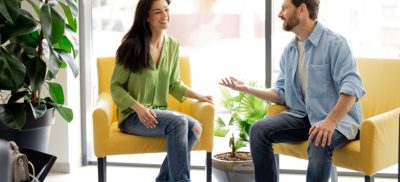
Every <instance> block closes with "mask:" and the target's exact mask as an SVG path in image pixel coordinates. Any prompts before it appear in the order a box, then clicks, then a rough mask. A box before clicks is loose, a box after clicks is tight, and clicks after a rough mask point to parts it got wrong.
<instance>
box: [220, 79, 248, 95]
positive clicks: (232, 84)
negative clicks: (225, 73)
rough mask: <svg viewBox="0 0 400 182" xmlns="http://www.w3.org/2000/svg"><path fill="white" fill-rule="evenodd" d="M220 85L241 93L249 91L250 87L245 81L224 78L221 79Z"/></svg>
mask: <svg viewBox="0 0 400 182" xmlns="http://www.w3.org/2000/svg"><path fill="white" fill-rule="evenodd" d="M219 84H220V85H222V86H225V87H228V88H231V89H233V90H236V91H239V92H246V90H248V87H247V86H246V85H245V84H244V82H243V81H241V80H238V79H236V78H234V77H229V78H223V79H221V82H219Z"/></svg>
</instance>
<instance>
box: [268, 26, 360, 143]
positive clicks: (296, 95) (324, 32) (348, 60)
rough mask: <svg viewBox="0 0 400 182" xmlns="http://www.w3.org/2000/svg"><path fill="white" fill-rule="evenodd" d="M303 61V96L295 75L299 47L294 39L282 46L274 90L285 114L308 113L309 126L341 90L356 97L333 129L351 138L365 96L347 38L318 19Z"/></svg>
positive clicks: (357, 123) (327, 108) (353, 134)
mask: <svg viewBox="0 0 400 182" xmlns="http://www.w3.org/2000/svg"><path fill="white" fill-rule="evenodd" d="M304 49H305V50H304V62H305V64H306V77H307V79H306V82H307V88H306V95H304V97H303V95H302V92H301V89H300V82H299V79H298V76H297V64H298V54H299V53H298V49H297V39H296V38H294V39H293V40H292V41H291V42H290V43H289V45H288V46H287V47H286V48H285V49H284V51H283V54H282V57H281V60H280V74H279V76H278V79H277V81H276V83H275V86H274V91H275V92H277V93H278V94H279V96H280V100H281V103H280V104H283V105H286V106H287V107H288V110H287V111H286V113H288V114H291V115H293V116H295V117H305V116H308V119H309V121H310V124H311V125H314V124H315V123H317V122H319V121H321V120H323V119H325V117H326V116H327V115H328V114H329V112H330V111H331V110H332V109H333V107H334V106H335V104H336V102H337V101H338V99H339V95H340V94H341V93H343V94H347V95H352V96H356V97H357V101H356V102H355V104H354V105H353V106H352V108H351V109H350V111H349V112H348V113H347V114H346V115H345V116H344V117H343V118H342V120H341V121H340V122H339V123H338V124H337V126H336V129H337V130H338V131H339V132H340V133H342V134H343V135H345V136H346V138H348V139H349V140H350V139H354V138H355V136H356V134H357V132H358V129H359V127H360V122H361V121H362V112H361V104H360V98H361V97H362V96H363V95H365V91H364V88H363V83H362V80H361V78H360V75H359V73H358V68H357V64H356V61H355V59H354V57H353V55H352V53H351V50H350V47H349V45H348V44H347V41H346V40H345V39H344V38H343V37H342V36H340V35H338V34H336V33H334V32H332V31H331V30H329V29H327V28H326V27H324V26H322V25H321V23H319V22H317V24H316V26H315V28H314V30H313V32H312V33H311V34H310V36H309V37H308V39H307V40H305V46H304Z"/></svg>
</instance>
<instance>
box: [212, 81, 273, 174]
mask: <svg viewBox="0 0 400 182" xmlns="http://www.w3.org/2000/svg"><path fill="white" fill-rule="evenodd" d="M249 85H251V86H255V85H256V82H249ZM222 105H223V106H224V108H225V109H226V110H227V111H228V112H229V115H230V116H229V119H228V120H224V119H222V118H221V117H218V119H217V125H216V128H215V130H214V135H215V136H218V137H225V136H227V135H228V136H230V138H229V147H230V151H229V152H224V153H219V154H216V155H214V156H213V158H212V160H213V161H212V166H213V170H212V171H213V175H214V176H215V177H216V178H217V179H218V181H230V182H234V181H237V182H240V181H246V182H251V181H254V168H253V163H252V160H251V155H250V152H248V151H239V150H240V149H242V148H244V147H246V146H247V144H248V142H249V132H250V127H251V125H252V124H253V123H254V122H256V121H258V120H260V119H262V118H264V117H265V116H266V115H267V114H268V107H269V104H267V103H266V102H265V101H263V100H261V99H259V98H257V97H255V96H253V95H249V94H247V93H243V92H239V93H238V94H237V95H232V93H231V92H230V91H229V90H228V89H227V88H222ZM232 130H234V131H232ZM235 131H237V132H235Z"/></svg>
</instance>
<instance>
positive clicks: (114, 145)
mask: <svg viewBox="0 0 400 182" xmlns="http://www.w3.org/2000/svg"><path fill="white" fill-rule="evenodd" d="M114 66H115V57H104V58H98V59H97V69H98V82H99V96H98V100H97V104H96V106H95V109H94V111H93V140H94V152H95V155H96V157H97V162H98V178H99V181H100V182H105V181H106V167H107V160H106V157H107V156H108V155H118V154H142V153H157V152H164V151H166V147H165V146H166V141H165V139H164V138H163V137H160V138H149V137H141V136H135V135H129V134H125V133H122V132H120V130H119V128H118V121H117V118H116V112H115V110H116V106H115V105H114V103H113V100H112V98H111V94H110V88H109V87H110V80H111V75H112V72H113V70H114ZM180 79H181V80H182V81H183V82H184V83H185V84H186V85H188V86H191V78H190V63H189V58H188V57H181V58H180ZM168 107H169V109H173V110H176V111H179V112H183V113H186V114H188V115H190V116H192V117H193V118H196V119H197V120H199V121H200V122H201V123H202V125H203V133H202V136H201V138H200V140H199V142H198V143H197V145H196V146H195V147H194V150H205V151H206V170H207V181H211V152H212V150H213V136H214V135H213V133H214V114H215V110H214V107H213V106H212V105H211V104H209V103H205V102H198V101H195V100H192V99H189V98H187V99H186V100H185V101H184V102H183V103H180V102H178V101H177V100H176V99H174V98H173V97H172V96H169V98H168Z"/></svg>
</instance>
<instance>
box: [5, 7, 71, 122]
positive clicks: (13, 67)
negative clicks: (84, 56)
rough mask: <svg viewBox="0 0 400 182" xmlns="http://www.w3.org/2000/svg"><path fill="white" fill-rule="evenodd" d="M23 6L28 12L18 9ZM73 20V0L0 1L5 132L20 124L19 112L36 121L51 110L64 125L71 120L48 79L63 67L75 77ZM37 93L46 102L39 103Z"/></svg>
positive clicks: (61, 96)
mask: <svg viewBox="0 0 400 182" xmlns="http://www.w3.org/2000/svg"><path fill="white" fill-rule="evenodd" d="M24 3H25V4H24ZM22 4H24V6H22ZM29 6H30V7H31V8H32V9H33V12H30V11H28V10H26V9H24V8H25V7H29ZM57 10H62V11H57ZM77 15H78V7H77V3H76V0H0V43H1V48H0V91H2V90H3V91H4V90H6V91H8V92H10V93H11V96H10V98H9V99H8V101H7V103H3V104H0V120H1V122H3V124H5V125H6V126H8V127H9V128H13V129H21V128H22V127H23V126H24V125H25V115H26V113H25V112H27V111H25V109H24V108H31V110H32V113H33V115H34V117H35V118H39V117H41V116H43V115H44V114H45V113H46V112H47V109H48V108H49V107H55V108H56V110H57V111H58V112H59V113H60V115H61V116H62V117H63V118H64V119H65V120H66V121H67V122H70V121H71V120H72V119H73V113H72V110H71V109H70V108H68V107H66V106H64V92H63V89H62V86H61V84H59V83H56V82H54V79H55V78H56V76H57V74H58V72H59V70H60V69H64V68H66V67H67V66H69V68H70V69H71V71H72V73H73V75H74V76H75V77H77V76H78V73H79V69H78V65H77V63H76V62H75V58H76V56H77V55H78V42H77V20H76V17H77ZM42 89H47V90H48V91H47V92H45V93H49V97H45V98H42V96H41V92H42ZM25 106H29V107H25Z"/></svg>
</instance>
